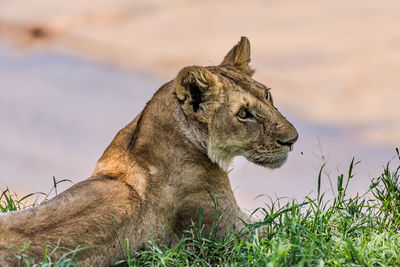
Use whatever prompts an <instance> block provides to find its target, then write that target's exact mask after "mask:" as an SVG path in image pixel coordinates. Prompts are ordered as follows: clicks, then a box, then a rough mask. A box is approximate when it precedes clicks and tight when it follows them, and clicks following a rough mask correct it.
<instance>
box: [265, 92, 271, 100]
mask: <svg viewBox="0 0 400 267" xmlns="http://www.w3.org/2000/svg"><path fill="white" fill-rule="evenodd" d="M265 98H266V99H267V101H268V102H269V101H271V93H270V92H269V90H268V89H267V90H265Z"/></svg>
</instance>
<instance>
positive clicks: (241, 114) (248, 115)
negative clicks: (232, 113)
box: [237, 109, 253, 119]
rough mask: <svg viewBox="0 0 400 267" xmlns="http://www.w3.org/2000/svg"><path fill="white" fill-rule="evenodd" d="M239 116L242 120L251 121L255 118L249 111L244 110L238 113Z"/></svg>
mask: <svg viewBox="0 0 400 267" xmlns="http://www.w3.org/2000/svg"><path fill="white" fill-rule="evenodd" d="M237 116H238V117H239V118H240V119H249V118H253V115H251V113H250V111H249V110H248V109H242V110H240V111H239V112H238V114H237Z"/></svg>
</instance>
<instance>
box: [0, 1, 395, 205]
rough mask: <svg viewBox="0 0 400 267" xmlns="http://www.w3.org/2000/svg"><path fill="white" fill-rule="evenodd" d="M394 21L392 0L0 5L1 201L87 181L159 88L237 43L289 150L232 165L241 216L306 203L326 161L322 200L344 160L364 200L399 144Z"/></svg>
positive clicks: (210, 61)
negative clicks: (293, 134)
mask: <svg viewBox="0 0 400 267" xmlns="http://www.w3.org/2000/svg"><path fill="white" fill-rule="evenodd" d="M399 14H400V2H399V1H397V0H388V1H370V0H355V1H345V0H338V1H330V2H326V1H316V0H314V1H295V2H293V1H265V0H260V1H256V0H251V1H246V2H243V1H227V0H219V1H211V0H202V1H195V0H191V1H187V0H186V1H183V0H171V1H161V0H136V1H130V0H99V1H90V0H79V1H76V0H72V1H71V0H68V1H67V0H58V1H52V0H36V1H34V2H32V1H29V0H19V1H11V0H0V188H2V189H4V188H6V187H9V188H10V189H11V190H13V191H15V192H17V193H18V194H19V195H20V196H22V195H24V194H26V193H31V192H36V191H43V192H46V191H48V190H49V189H50V188H51V186H52V177H53V176H55V178H56V179H58V180H61V179H70V180H72V181H73V182H75V183H76V182H78V181H80V180H83V179H85V178H87V177H89V176H90V174H91V172H92V170H93V168H94V166H95V163H96V161H97V159H98V158H99V157H100V156H101V154H102V152H103V151H104V149H105V148H106V146H107V145H108V144H109V143H110V142H111V140H112V139H113V137H114V135H115V134H116V133H117V131H118V130H119V129H121V128H122V127H124V126H125V125H126V124H128V123H129V122H130V121H131V120H132V119H133V118H134V117H135V116H136V115H137V114H138V113H139V112H140V111H141V110H142V109H143V107H144V106H145V103H146V102H147V101H148V100H149V99H150V98H151V96H152V95H153V93H154V92H155V91H156V90H157V89H158V88H159V87H160V86H161V85H162V84H163V83H165V82H167V81H169V80H171V79H173V78H174V76H175V75H176V74H177V72H178V71H179V70H180V69H181V68H182V67H184V66H187V65H217V64H219V63H220V62H221V61H222V59H223V57H224V56H225V54H226V53H227V52H228V51H229V49H230V48H231V47H232V46H233V45H234V44H236V43H237V42H238V41H239V39H240V36H247V37H248V38H249V39H250V42H251V45H252V62H251V65H252V66H253V67H254V68H255V69H256V74H255V76H254V77H255V79H256V80H258V81H260V82H262V83H264V84H266V85H267V86H268V87H272V94H273V96H274V102H275V103H276V105H277V106H278V108H279V109H280V110H281V112H282V113H283V114H284V115H285V116H286V117H287V118H288V119H289V120H290V121H291V122H292V123H293V124H294V125H295V126H296V127H297V129H298V131H299V133H300V139H299V141H298V142H297V143H296V145H295V149H294V151H293V152H292V153H291V154H290V155H289V160H288V162H287V163H286V164H285V165H284V166H283V167H282V168H280V169H277V170H268V169H264V168H260V167H256V166H254V165H253V164H250V163H248V162H247V161H246V160H244V159H242V158H237V159H235V161H234V164H233V166H232V170H231V172H230V177H231V182H232V187H233V188H234V190H235V194H236V196H237V198H238V201H239V204H240V205H241V206H242V207H244V208H247V209H254V208H257V207H259V206H260V205H263V203H269V202H270V198H272V199H276V198H277V197H282V198H287V199H290V198H300V199H302V198H303V197H304V196H305V195H307V194H310V193H311V194H313V193H315V192H316V187H317V177H318V172H319V169H320V167H321V165H322V164H323V163H324V162H326V163H327V165H326V167H325V169H324V172H323V181H322V182H323V188H324V189H323V190H327V192H328V193H327V194H328V195H332V194H333V191H332V190H331V189H330V188H331V184H333V187H335V184H336V177H337V175H338V174H340V173H346V172H347V170H348V166H349V164H350V162H351V159H352V158H353V157H355V158H356V160H360V161H361V163H360V164H359V165H358V166H357V167H356V169H355V172H356V177H355V178H354V181H352V182H351V183H350V193H351V194H357V193H364V192H365V191H366V190H367V189H368V186H369V184H370V180H371V179H372V178H375V177H377V176H378V175H379V174H380V172H381V171H382V169H383V166H384V165H385V164H386V163H387V162H389V161H390V160H393V157H394V156H395V147H398V146H399V145H400V107H399V100H400V88H399V84H400V73H399V72H400V30H399V25H400V16H399ZM68 186H70V184H62V185H61V189H65V188H67V187H68Z"/></svg>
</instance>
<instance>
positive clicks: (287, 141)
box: [276, 133, 299, 146]
mask: <svg viewBox="0 0 400 267" xmlns="http://www.w3.org/2000/svg"><path fill="white" fill-rule="evenodd" d="M298 138H299V135H298V134H297V133H296V134H295V135H294V136H290V137H288V138H285V139H283V138H281V139H277V140H276V142H277V143H278V144H279V145H281V146H292V145H293V144H294V143H296V141H297V139H298Z"/></svg>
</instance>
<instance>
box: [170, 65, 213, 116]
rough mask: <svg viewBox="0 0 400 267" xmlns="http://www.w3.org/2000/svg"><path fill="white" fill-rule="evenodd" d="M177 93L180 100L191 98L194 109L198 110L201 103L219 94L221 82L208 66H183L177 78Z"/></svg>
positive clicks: (190, 101)
mask: <svg viewBox="0 0 400 267" xmlns="http://www.w3.org/2000/svg"><path fill="white" fill-rule="evenodd" d="M174 83H175V93H176V97H177V98H178V99H179V100H182V101H184V100H189V103H190V104H191V105H192V106H193V111H194V112H197V111H198V109H199V107H200V104H202V103H204V102H208V101H210V100H212V99H213V98H215V97H216V96H217V92H218V88H219V87H220V83H219V82H218V79H217V77H215V76H214V75H213V74H212V73H211V72H209V71H208V70H207V69H206V68H204V67H200V66H190V67H185V68H183V69H182V70H181V71H180V72H179V73H178V75H177V76H176V78H175V80H174Z"/></svg>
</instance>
